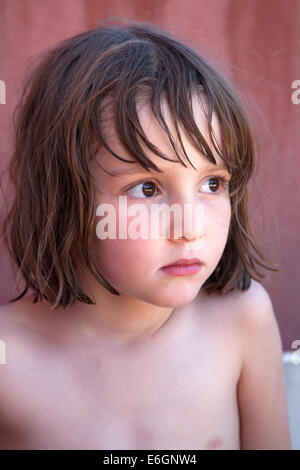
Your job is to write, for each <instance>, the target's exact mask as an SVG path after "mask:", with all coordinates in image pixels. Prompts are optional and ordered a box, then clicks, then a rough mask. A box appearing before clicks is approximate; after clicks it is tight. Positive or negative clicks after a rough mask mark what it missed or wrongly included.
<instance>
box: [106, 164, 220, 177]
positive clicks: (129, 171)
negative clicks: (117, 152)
mask: <svg viewBox="0 0 300 470" xmlns="http://www.w3.org/2000/svg"><path fill="white" fill-rule="evenodd" d="M206 166H207V168H211V169H212V170H227V171H228V168H227V167H226V165H225V164H224V163H218V164H217V165H214V164H213V163H211V164H210V163H207V165H206ZM151 170H152V169H151V168H150V172H151ZM145 171H146V170H145V169H144V168H136V167H134V168H131V169H124V170H119V171H114V172H111V174H112V175H113V176H121V175H131V174H136V173H143V172H145Z"/></svg>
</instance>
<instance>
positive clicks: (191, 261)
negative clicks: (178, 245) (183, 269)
mask: <svg viewBox="0 0 300 470" xmlns="http://www.w3.org/2000/svg"><path fill="white" fill-rule="evenodd" d="M190 264H202V262H201V261H200V259H199V258H190V259H188V258H181V259H178V260H177V261H174V262H173V263H170V264H168V265H167V266H189V265H190ZM167 266H164V268H166V267H167Z"/></svg>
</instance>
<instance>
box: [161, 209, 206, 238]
mask: <svg viewBox="0 0 300 470" xmlns="http://www.w3.org/2000/svg"><path fill="white" fill-rule="evenodd" d="M172 207H173V209H174V210H170V218H169V221H170V224H169V225H168V224H167V223H166V224H165V226H164V231H163V233H164V236H165V237H166V238H169V239H170V240H172V241H176V240H182V239H184V240H198V239H199V238H202V237H203V236H204V234H205V212H204V209H205V207H204V204H201V203H199V202H198V203H196V204H191V203H185V204H173V206H172Z"/></svg>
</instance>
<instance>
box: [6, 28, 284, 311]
mask: <svg viewBox="0 0 300 470" xmlns="http://www.w3.org/2000/svg"><path fill="white" fill-rule="evenodd" d="M195 91H196V92H199V93H200V92H201V93H204V94H205V97H206V99H207V105H208V107H207V109H208V112H207V122H208V127H209V133H210V138H211V141H212V142H213V146H214V148H215V150H216V152H217V153H218V155H219V156H220V157H221V158H222V160H223V161H224V162H225V164H226V167H227V168H228V170H229V171H230V173H231V180H230V187H229V191H230V193H229V194H230V201H231V208H232V216H231V224H230V230H229V235H228V240H227V244H226V246H225V249H224V252H223V254H222V257H221V259H220V261H219V263H218V265H217V267H216V269H215V271H214V272H213V273H212V274H211V276H210V277H209V278H208V279H207V280H206V282H205V283H204V285H203V290H204V291H205V292H207V293H212V292H218V293H226V292H228V291H231V290H234V289H242V290H245V289H248V288H249V286H250V283H251V278H254V279H256V280H259V279H257V277H256V276H258V277H260V278H261V277H265V276H263V274H261V273H259V272H258V269H257V266H261V267H263V268H265V269H269V270H273V271H278V268H277V266H276V265H274V264H272V263H270V262H269V260H268V259H267V258H266V257H265V256H264V254H263V253H262V252H261V251H260V249H259V247H258V245H257V243H256V242H255V240H254V237H253V234H252V232H251V229H250V223H249V218H248V181H249V179H250V177H251V175H252V174H253V171H254V163H255V159H254V156H255V139H254V132H255V128H254V126H253V124H252V120H251V119H250V117H249V115H248V112H247V111H246V108H245V106H244V104H243V102H242V101H241V98H239V97H238V96H237V94H236V92H235V91H234V90H233V89H232V87H231V85H230V84H229V83H228V82H227V80H225V79H224V78H223V77H222V76H221V74H220V73H219V72H218V71H217V70H215V68H214V67H213V66H212V65H211V64H210V63H209V62H208V61H207V60H206V59H205V58H204V57H202V56H201V55H200V54H199V53H198V52H197V51H196V50H194V49H193V48H191V47H189V46H187V45H185V44H184V43H183V42H181V41H179V40H178V39H176V38H174V37H172V36H171V35H170V34H168V33H166V32H165V31H163V30H161V29H160V28H159V27H157V26H155V25H153V24H150V23H144V22H136V21H129V20H127V21H126V22H125V24H121V25H120V24H114V23H113V24H105V23H103V24H100V25H99V26H98V27H97V28H95V29H92V30H90V31H86V32H83V33H81V34H78V35H76V36H73V37H71V38H68V39H66V40H64V41H63V42H61V43H60V44H58V45H57V46H56V47H54V48H53V49H51V50H49V51H47V52H45V53H44V54H43V55H42V56H41V57H39V63H38V65H37V66H35V67H34V69H33V70H32V71H31V72H30V73H29V74H28V76H27V79H26V81H25V83H24V89H23V93H22V96H21V98H20V101H19V103H18V106H17V107H16V110H15V113H16V115H17V118H16V120H15V148H14V153H13V156H12V159H11V161H10V163H9V175H10V179H11V181H12V182H13V185H14V186H13V187H14V189H15V197H14V200H13V203H12V205H11V208H10V210H9V211H8V213H7V214H6V217H5V219H4V223H3V234H4V240H5V243H6V245H7V247H8V250H9V252H10V254H11V256H12V257H13V259H14V261H15V262H16V263H17V266H18V268H19V273H21V275H22V276H23V278H24V279H25V282H26V288H25V290H24V291H23V292H22V293H21V294H20V295H19V296H18V297H16V298H15V299H12V300H11V301H16V300H18V299H19V298H21V297H22V296H23V295H24V294H25V293H26V292H27V291H28V289H29V288H31V289H32V290H33V291H34V293H35V299H34V302H36V301H37V300H42V299H43V298H44V299H47V300H48V301H49V302H51V304H52V305H53V308H56V306H58V305H61V306H63V307H65V306H67V305H68V304H69V303H70V302H71V301H72V304H74V303H75V301H76V300H78V301H81V302H85V303H89V304H93V303H94V301H93V300H92V299H90V298H89V297H88V296H87V295H86V293H84V292H83V291H82V290H81V288H80V286H79V284H78V279H77V273H78V269H80V266H81V263H86V265H87V266H88V268H89V269H90V271H91V273H92V274H93V275H94V276H95V278H96V279H97V281H98V282H99V283H101V284H102V285H104V286H105V287H106V288H107V289H108V290H109V291H110V292H111V293H113V294H117V295H119V293H118V292H117V291H116V290H115V288H114V287H113V286H111V285H110V284H109V283H108V282H107V281H106V280H105V279H104V277H103V276H102V274H101V273H100V271H99V270H98V268H97V266H96V264H95V262H94V260H93V258H92V254H91V243H92V237H93V233H94V232H95V217H94V215H95V188H94V185H93V182H92V177H91V174H90V171H89V162H90V161H91V160H92V159H93V158H94V154H95V152H94V150H93V149H94V146H93V144H94V142H95V139H96V140H97V141H98V142H100V143H101V145H104V146H105V147H106V148H107V149H108V150H109V151H110V152H111V153H112V154H113V155H114V156H115V157H117V158H120V159H121V160H124V159H123V158H122V157H120V156H118V155H117V154H115V153H114V152H113V151H112V150H111V149H110V148H109V146H108V145H107V143H106V142H105V140H104V138H103V135H102V132H101V122H102V121H101V118H102V111H103V109H102V108H103V103H104V101H105V100H104V99H105V98H107V97H108V98H110V97H111V99H112V100H113V104H114V114H113V119H114V122H115V126H116V129H117V133H118V137H119V138H120V141H121V143H122V144H123V145H124V146H125V148H126V149H127V150H128V151H129V152H130V154H131V155H132V156H133V157H134V158H135V159H136V160H137V161H138V162H139V163H140V164H141V165H142V166H143V167H144V168H145V169H147V170H148V169H149V168H152V169H153V170H155V171H158V172H160V171H161V170H160V169H159V168H158V167H157V166H156V165H155V164H154V163H153V162H152V161H151V160H150V159H149V157H148V156H147V154H146V153H145V152H144V150H143V148H142V146H141V142H142V143H143V144H144V145H145V146H146V147H147V148H149V149H150V150H151V151H152V152H154V153H155V154H156V155H158V156H160V157H161V158H164V159H167V160H169V158H168V156H166V155H164V154H162V153H161V152H160V150H159V149H158V148H157V147H156V146H155V143H151V142H150V141H149V140H148V139H147V137H146V135H145V134H144V132H143V129H142V127H141V125H140V123H139V119H138V116H137V111H136V100H137V96H138V94H140V93H143V94H148V95H147V96H148V99H149V102H150V103H151V107H152V111H153V113H154V115H155V117H156V118H157V119H158V121H159V123H160V125H161V126H162V128H163V129H164V130H165V132H166V133H167V135H168V137H169V139H170V142H171V144H172V147H173V149H174V152H175V154H176V155H177V157H178V159H179V160H180V162H181V163H182V164H183V165H184V162H183V161H182V160H181V157H180V153H181V151H180V149H179V148H178V146H177V145H176V143H175V140H174V138H173V136H172V134H171V132H170V130H169V129H168V126H167V124H166V122H165V120H164V117H163V114H162V111H161V101H162V97H165V98H166V99H167V102H168V105H169V107H170V110H171V113H172V117H173V119H174V124H175V129H176V134H177V137H178V139H179V142H180V144H181V147H182V149H181V150H182V152H183V154H184V155H185V156H186V157H187V155H186V153H185V150H184V148H183V145H182V142H181V139H180V134H179V131H178V129H179V127H178V124H180V125H181V126H183V128H184V129H185V130H186V131H187V135H189V138H190V139H191V141H192V142H193V143H194V145H195V146H196V147H197V149H199V151H200V152H201V153H202V154H203V155H204V156H205V157H206V158H207V159H208V160H209V161H210V162H212V163H216V161H215V158H214V156H213V154H212V151H211V149H210V147H209V145H208V143H207V142H206V140H205V139H204V137H203V135H202V134H201V133H200V131H199V129H198V127H197V125H196V122H195V119H194V116H193V110H192V101H191V95H192V92H195ZM213 112H215V113H216V115H217V117H218V119H219V124H220V129H221V135H222V145H221V148H219V146H218V145H217V144H216V143H215V139H214V135H213V131H212V128H211V121H212V114H213ZM187 158H188V157H187ZM126 161H127V160H126Z"/></svg>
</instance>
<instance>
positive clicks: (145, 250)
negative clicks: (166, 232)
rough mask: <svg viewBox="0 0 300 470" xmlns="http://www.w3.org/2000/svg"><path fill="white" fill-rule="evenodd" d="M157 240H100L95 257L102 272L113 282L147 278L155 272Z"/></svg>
mask: <svg viewBox="0 0 300 470" xmlns="http://www.w3.org/2000/svg"><path fill="white" fill-rule="evenodd" d="M153 243H155V240H143V239H137V240H132V239H127V240H117V239H116V240H111V239H107V240H98V241H96V242H95V245H94V255H95V260H96V262H97V266H98V268H99V270H100V272H101V273H102V274H103V275H104V276H105V277H107V278H108V279H111V280H114V279H115V280H118V281H119V282H126V281H127V282H128V281H129V280H130V279H133V280H135V282H136V280H137V279H141V278H143V277H145V275H146V274H147V273H149V271H151V270H154V269H155V266H156V264H157V262H156V261H155V259H156V257H155V253H156V252H157V251H156V250H155V246H153Z"/></svg>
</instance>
